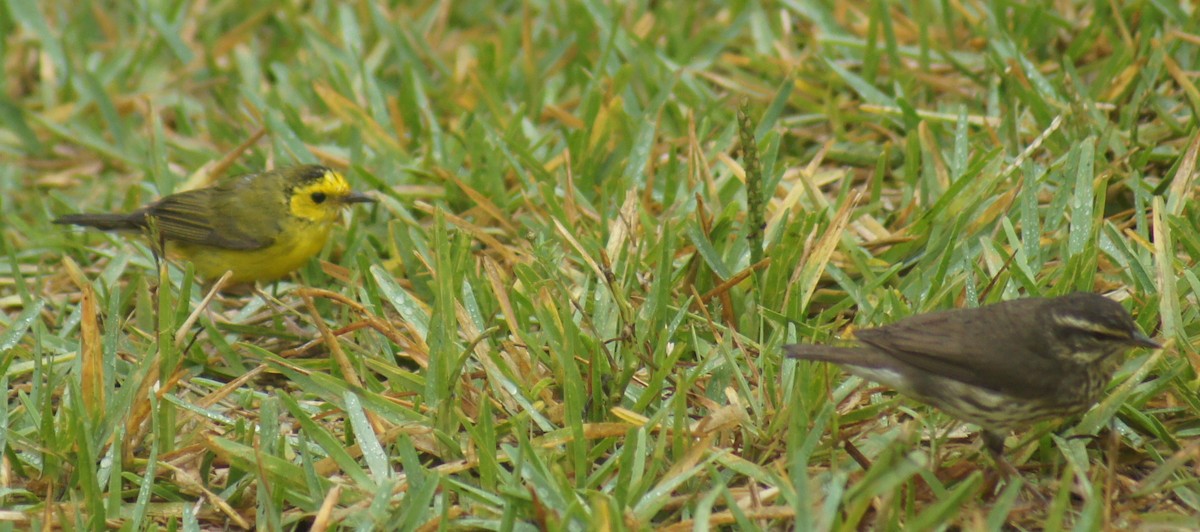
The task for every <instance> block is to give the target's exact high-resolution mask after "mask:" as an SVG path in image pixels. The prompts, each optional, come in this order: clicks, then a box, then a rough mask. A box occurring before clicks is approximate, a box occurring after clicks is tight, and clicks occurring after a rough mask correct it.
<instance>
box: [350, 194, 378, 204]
mask: <svg viewBox="0 0 1200 532" xmlns="http://www.w3.org/2000/svg"><path fill="white" fill-rule="evenodd" d="M377 201H379V200H377V199H375V198H372V197H371V196H368V195H366V194H363V193H362V192H351V193H349V194H346V195H345V196H342V203H347V204H349V203H375V202H377Z"/></svg>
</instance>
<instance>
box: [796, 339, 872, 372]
mask: <svg viewBox="0 0 1200 532" xmlns="http://www.w3.org/2000/svg"><path fill="white" fill-rule="evenodd" d="M783 350H784V352H786V353H787V356H788V357H789V358H799V359H801V360H813V361H816V362H833V363H835V364H848V365H851V366H863V367H875V366H878V365H879V364H880V362H881V361H880V360H879V358H880V357H879V353H878V352H877V351H876V350H874V349H869V348H864V347H833V346H829V345H809V344H790V345H785V346H783Z"/></svg>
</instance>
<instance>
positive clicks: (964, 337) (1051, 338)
mask: <svg viewBox="0 0 1200 532" xmlns="http://www.w3.org/2000/svg"><path fill="white" fill-rule="evenodd" d="M855 337H856V338H857V339H858V340H859V341H860V342H861V343H862V344H863V345H862V346H860V347H832V346H825V345H803V344H792V345H788V346H784V349H785V350H786V351H787V356H789V357H791V358H799V359H803V360H814V361H821V362H833V363H835V364H839V365H841V366H842V367H843V368H844V369H845V370H846V371H847V372H849V373H851V374H853V375H857V376H859V377H862V378H864V379H868V380H871V381H875V382H878V383H881V384H884V385H886V386H889V387H891V388H895V389H896V390H898V391H900V392H901V393H903V394H905V395H908V396H910V397H913V398H915V399H917V400H920V401H922V402H924V403H927V404H930V405H932V406H935V407H937V408H939V409H941V410H942V411H944V412H946V413H947V414H949V415H951V416H953V417H955V418H958V419H960V420H962V421H966V422H969V423H974V424H976V425H979V426H980V427H981V428H982V429H983V430H982V435H983V441H984V444H985V446H986V447H987V449H988V451H989V452H990V453H991V455H992V457H993V459H995V461H996V464H997V466H998V467H1000V469H1001V471H1002V472H1003V473H1004V474H1005V475H1011V474H1014V473H1015V469H1014V468H1013V467H1012V465H1011V464H1009V463H1008V462H1007V461H1006V460H1005V459H1004V456H1003V452H1004V438H1005V436H1007V435H1008V433H1009V432H1011V431H1012V430H1014V429H1018V428H1021V427H1023V426H1026V425H1029V424H1032V423H1034V422H1037V421H1042V420H1046V419H1052V418H1057V417H1065V416H1071V415H1075V414H1079V413H1081V412H1084V411H1086V410H1087V409H1088V408H1090V407H1091V406H1092V405H1093V404H1095V403H1096V401H1097V400H1099V399H1100V395H1101V393H1102V392H1103V391H1104V388H1105V387H1106V386H1107V385H1108V381H1109V380H1110V379H1112V375H1113V372H1115V371H1116V369H1117V366H1118V365H1119V364H1120V362H1121V356H1120V355H1121V354H1122V353H1124V352H1125V351H1126V350H1127V349H1128V348H1130V347H1148V348H1158V347H1161V346H1160V345H1159V344H1158V343H1157V342H1155V341H1154V340H1151V339H1150V338H1149V337H1147V336H1146V335H1144V334H1142V333H1141V332H1140V331H1138V329H1137V326H1136V325H1135V324H1134V322H1133V318H1132V317H1130V315H1129V312H1127V311H1126V310H1125V309H1124V308H1123V307H1122V306H1121V305H1120V304H1119V303H1117V302H1115V301H1113V300H1111V299H1108V298H1106V297H1104V296H1101V295H1098V294H1091V293H1082V292H1080V293H1074V294H1070V295H1065V296H1061V297H1055V298H1027V299H1017V300H1013V301H1005V302H1002V303H996V304H993V305H988V306H984V307H980V308H973V309H957V310H947V311H942V312H933V313H929V314H921V315H917V316H912V317H910V318H906V319H903V320H900V321H897V322H895V323H892V324H890V325H885V326H882V327H878V328H874V329H864V330H860V331H856V332H855Z"/></svg>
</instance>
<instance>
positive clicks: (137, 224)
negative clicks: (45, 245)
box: [54, 213, 146, 231]
mask: <svg viewBox="0 0 1200 532" xmlns="http://www.w3.org/2000/svg"><path fill="white" fill-rule="evenodd" d="M54 223H56V224H61V225H82V226H85V227H92V228H95V229H99V230H101V231H136V230H138V229H142V228H144V227H146V218H145V216H144V215H143V214H141V213H133V214H67V215H64V216H59V217H58V218H55V219H54Z"/></svg>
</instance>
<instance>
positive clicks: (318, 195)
mask: <svg viewBox="0 0 1200 532" xmlns="http://www.w3.org/2000/svg"><path fill="white" fill-rule="evenodd" d="M310 197H311V198H312V200H313V203H324V202H325V193H324V192H313V193H312V196H310Z"/></svg>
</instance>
